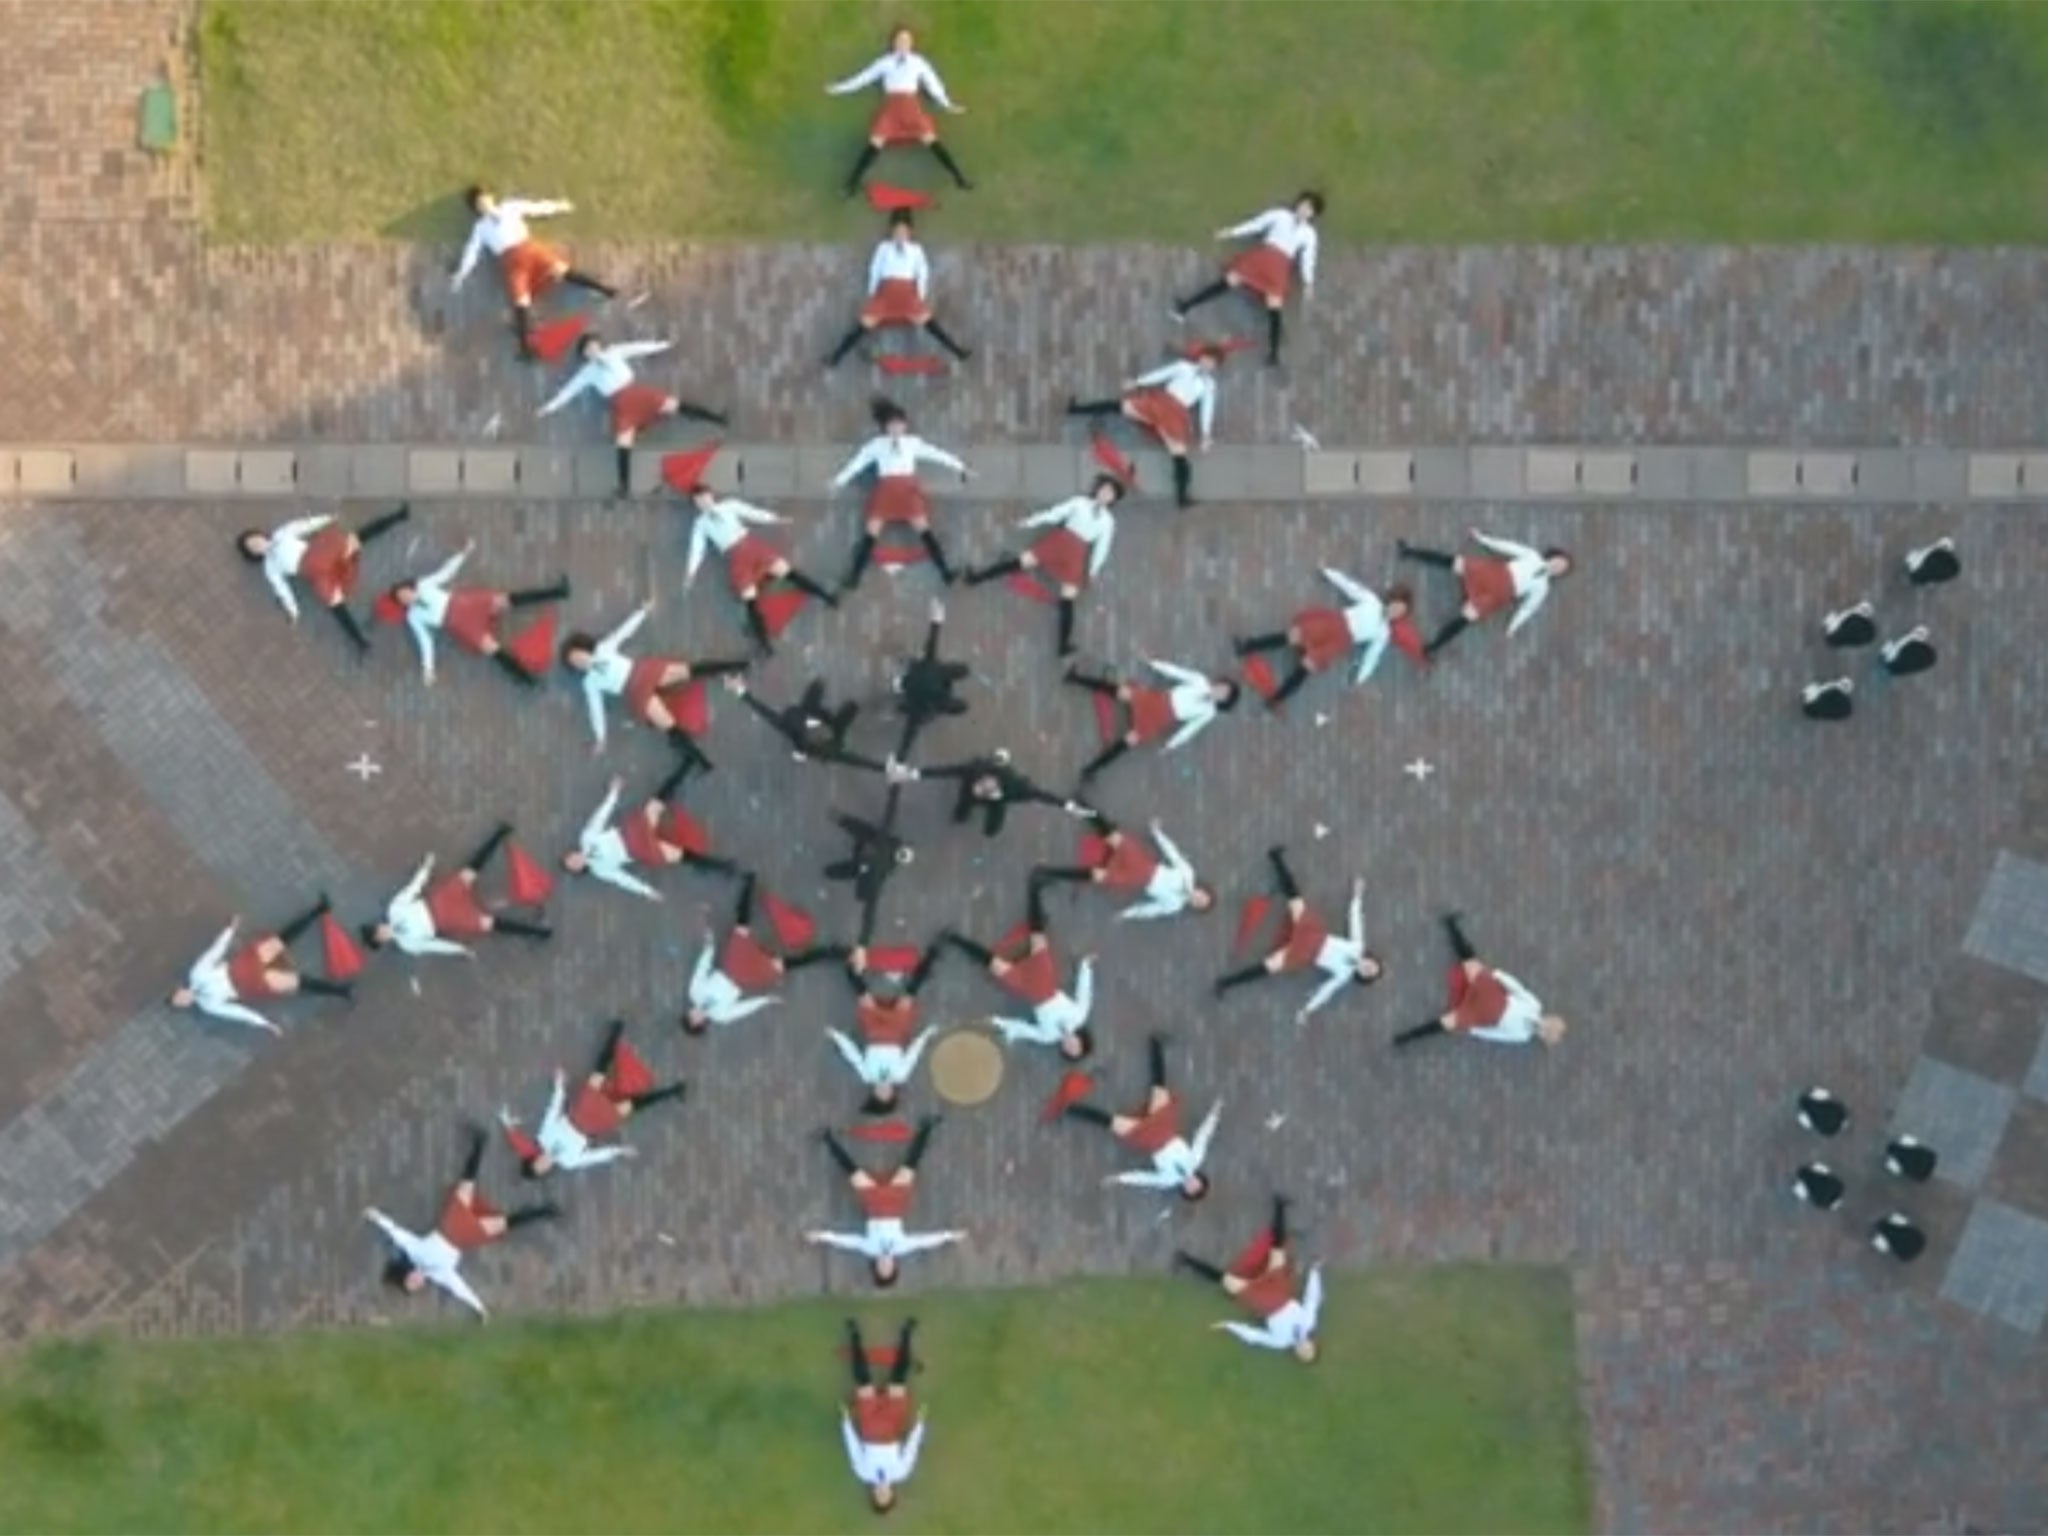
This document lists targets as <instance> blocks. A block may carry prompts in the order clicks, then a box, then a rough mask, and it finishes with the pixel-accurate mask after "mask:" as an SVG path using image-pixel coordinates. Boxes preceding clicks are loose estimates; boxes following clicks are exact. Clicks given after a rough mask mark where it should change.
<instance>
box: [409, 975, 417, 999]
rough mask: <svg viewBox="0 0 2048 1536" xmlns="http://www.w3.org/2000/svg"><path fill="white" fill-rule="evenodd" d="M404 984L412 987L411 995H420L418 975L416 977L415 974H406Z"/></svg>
mask: <svg viewBox="0 0 2048 1536" xmlns="http://www.w3.org/2000/svg"><path fill="white" fill-rule="evenodd" d="M406 984H407V985H408V986H410V987H411V988H412V995H413V996H414V997H418V996H419V995H420V979H419V977H417V976H408V977H407V978H406Z"/></svg>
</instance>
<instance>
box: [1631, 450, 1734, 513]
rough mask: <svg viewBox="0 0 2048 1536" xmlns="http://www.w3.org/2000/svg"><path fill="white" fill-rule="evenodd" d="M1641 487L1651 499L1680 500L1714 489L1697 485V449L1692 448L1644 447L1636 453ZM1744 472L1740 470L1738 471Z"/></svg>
mask: <svg viewBox="0 0 2048 1536" xmlns="http://www.w3.org/2000/svg"><path fill="white" fill-rule="evenodd" d="M1634 458H1635V461H1636V479H1637V488H1638V489H1639V490H1640V491H1641V492H1642V494H1643V496H1644V498H1645V499H1647V500H1650V501H1678V500H1684V499H1686V498H1688V497H1691V496H1693V495H1696V494H1697V495H1700V496H1702V497H1710V495H1711V493H1709V492H1706V491H1702V490H1699V489H1697V488H1696V487H1695V486H1694V485H1693V450H1692V449H1690V448H1644V449H1640V450H1638V451H1637V452H1636V454H1635V455H1634ZM1738 474H1740V471H1738Z"/></svg>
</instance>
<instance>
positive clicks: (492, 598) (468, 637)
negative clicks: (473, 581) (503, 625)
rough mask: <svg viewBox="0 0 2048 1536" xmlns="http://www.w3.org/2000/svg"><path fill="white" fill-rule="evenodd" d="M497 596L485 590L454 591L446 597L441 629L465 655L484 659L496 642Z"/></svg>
mask: <svg viewBox="0 0 2048 1536" xmlns="http://www.w3.org/2000/svg"><path fill="white" fill-rule="evenodd" d="M499 596H500V594H499V593H496V592H493V591H492V590H491V589H490V588H489V587H457V588H456V589H455V590H454V591H453V592H451V593H449V594H448V613H447V616H446V617H445V618H443V619H442V620H441V628H442V629H443V630H445V631H446V632H447V635H448V638H449V639H450V640H453V641H454V642H455V643H456V644H457V645H459V646H461V647H462V648H463V649H464V650H465V651H469V652H471V653H472V654H474V655H477V656H484V655H488V654H489V648H490V647H491V645H492V644H493V643H494V642H496V640H497V638H498V615H499V614H500V612H502V610H501V609H500V608H499V607H498V599H499Z"/></svg>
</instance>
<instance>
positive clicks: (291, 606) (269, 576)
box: [263, 557, 299, 624]
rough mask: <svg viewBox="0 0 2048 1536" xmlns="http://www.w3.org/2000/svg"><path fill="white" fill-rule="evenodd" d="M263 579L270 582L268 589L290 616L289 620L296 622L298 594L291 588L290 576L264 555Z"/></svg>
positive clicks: (297, 618)
mask: <svg viewBox="0 0 2048 1536" xmlns="http://www.w3.org/2000/svg"><path fill="white" fill-rule="evenodd" d="M263 579H264V580H265V581H267V582H269V583H270V590H271V591H272V592H273V593H275V594H276V596H277V601H278V604H279V605H280V606H281V607H282V608H283V609H284V611H285V612H286V613H287V614H289V615H290V616H291V621H292V622H293V623H294V624H296V623H298V621H299V594H298V593H296V592H294V591H293V590H292V579H291V577H290V576H289V575H288V574H287V573H286V572H284V571H282V570H280V569H279V568H278V566H277V563H276V562H275V561H273V560H271V559H269V558H267V557H266V558H265V559H264V562H263Z"/></svg>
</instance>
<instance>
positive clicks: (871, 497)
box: [868, 475, 932, 523]
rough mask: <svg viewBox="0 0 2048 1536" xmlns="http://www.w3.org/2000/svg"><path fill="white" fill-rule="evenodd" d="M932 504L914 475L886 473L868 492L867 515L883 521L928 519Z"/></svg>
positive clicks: (906, 521)
mask: <svg viewBox="0 0 2048 1536" xmlns="http://www.w3.org/2000/svg"><path fill="white" fill-rule="evenodd" d="M931 515H932V504H931V502H930V501H928V500H927V499H926V497H925V494H924V487H923V486H921V485H919V484H918V483H917V476H915V475H883V476H882V477H881V478H880V479H878V480H876V481H875V488H874V489H873V490H871V491H869V492H868V517H869V518H870V519H871V520H872V521H875V522H882V523H918V522H929V521H930V520H931Z"/></svg>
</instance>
